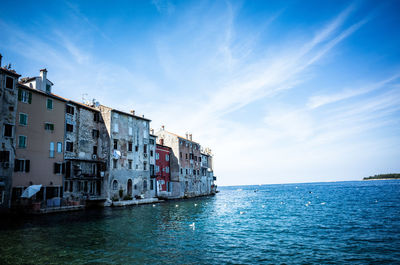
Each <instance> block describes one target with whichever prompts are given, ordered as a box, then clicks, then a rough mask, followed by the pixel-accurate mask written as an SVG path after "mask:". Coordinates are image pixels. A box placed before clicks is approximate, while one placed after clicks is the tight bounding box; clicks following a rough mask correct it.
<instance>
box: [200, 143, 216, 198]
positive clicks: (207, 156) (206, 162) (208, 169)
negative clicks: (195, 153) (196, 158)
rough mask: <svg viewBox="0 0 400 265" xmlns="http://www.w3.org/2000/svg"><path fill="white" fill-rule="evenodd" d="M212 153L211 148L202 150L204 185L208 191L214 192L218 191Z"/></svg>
mask: <svg viewBox="0 0 400 265" xmlns="http://www.w3.org/2000/svg"><path fill="white" fill-rule="evenodd" d="M212 158H213V156H212V153H211V150H210V149H209V148H206V149H205V150H202V151H201V176H202V185H203V190H204V189H205V190H206V193H210V194H213V193H215V192H216V188H217V187H216V185H215V180H216V177H215V176H214V170H213V167H212Z"/></svg>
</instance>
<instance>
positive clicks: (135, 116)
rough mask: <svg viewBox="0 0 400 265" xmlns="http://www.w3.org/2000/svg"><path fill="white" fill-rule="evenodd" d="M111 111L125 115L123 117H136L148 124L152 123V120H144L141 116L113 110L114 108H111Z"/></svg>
mask: <svg viewBox="0 0 400 265" xmlns="http://www.w3.org/2000/svg"><path fill="white" fill-rule="evenodd" d="M111 110H112V111H114V112H117V113H120V114H123V115H128V116H131V117H134V118H136V119H140V120H145V121H148V122H150V121H151V120H150V119H146V118H143V117H140V116H136V115H133V114H132V113H128V112H124V111H121V110H117V109H113V108H111Z"/></svg>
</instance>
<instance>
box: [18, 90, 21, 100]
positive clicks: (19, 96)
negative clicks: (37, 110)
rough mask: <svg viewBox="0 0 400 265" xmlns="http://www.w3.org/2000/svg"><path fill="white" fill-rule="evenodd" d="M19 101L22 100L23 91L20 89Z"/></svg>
mask: <svg viewBox="0 0 400 265" xmlns="http://www.w3.org/2000/svg"><path fill="white" fill-rule="evenodd" d="M18 100H19V101H21V100H22V90H21V88H18Z"/></svg>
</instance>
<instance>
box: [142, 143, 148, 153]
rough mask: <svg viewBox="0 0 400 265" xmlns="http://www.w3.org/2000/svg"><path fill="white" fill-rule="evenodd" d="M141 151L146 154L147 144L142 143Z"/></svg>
mask: <svg viewBox="0 0 400 265" xmlns="http://www.w3.org/2000/svg"><path fill="white" fill-rule="evenodd" d="M143 153H145V154H147V144H145V145H143Z"/></svg>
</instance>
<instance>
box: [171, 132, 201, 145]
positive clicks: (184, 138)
mask: <svg viewBox="0 0 400 265" xmlns="http://www.w3.org/2000/svg"><path fill="white" fill-rule="evenodd" d="M163 131H164V132H166V133H169V134H172V135H174V136H176V137H178V138H181V139H183V140H185V141H188V142H192V143H195V144H198V145H200V144H199V143H198V142H195V141H193V140H189V139H187V138H186V137H183V136H180V135H178V134H176V133H172V132H169V131H166V130H163Z"/></svg>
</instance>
